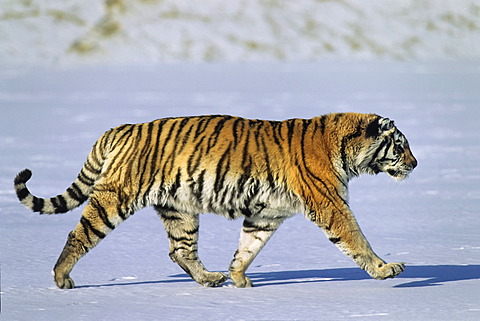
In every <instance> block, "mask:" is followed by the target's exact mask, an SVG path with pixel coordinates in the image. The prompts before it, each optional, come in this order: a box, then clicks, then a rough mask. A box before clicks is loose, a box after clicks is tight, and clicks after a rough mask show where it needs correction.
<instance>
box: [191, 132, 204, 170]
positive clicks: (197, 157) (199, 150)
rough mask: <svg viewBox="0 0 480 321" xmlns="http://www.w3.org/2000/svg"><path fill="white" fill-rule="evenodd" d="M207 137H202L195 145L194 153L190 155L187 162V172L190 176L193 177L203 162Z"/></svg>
mask: <svg viewBox="0 0 480 321" xmlns="http://www.w3.org/2000/svg"><path fill="white" fill-rule="evenodd" d="M204 139H205V137H202V138H201V139H200V141H199V142H198V143H197V144H196V145H195V147H194V149H193V150H194V152H193V153H192V154H191V155H190V157H189V158H188V161H187V172H188V175H189V176H192V175H193V173H195V172H196V171H197V169H198V168H199V167H200V163H201V160H202V155H203V152H204V148H203V146H202V144H203V141H204Z"/></svg>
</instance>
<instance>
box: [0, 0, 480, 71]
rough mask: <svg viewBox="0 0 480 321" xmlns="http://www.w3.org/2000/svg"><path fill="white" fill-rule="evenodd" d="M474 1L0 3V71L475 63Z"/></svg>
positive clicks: (477, 10)
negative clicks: (187, 64)
mask: <svg viewBox="0 0 480 321" xmlns="http://www.w3.org/2000/svg"><path fill="white" fill-rule="evenodd" d="M479 21H480V3H479V2H478V0H441V1H440V0H381V1H379V0H337V1H318V0H295V1H281V0H269V1H264V0H245V1H225V0H202V1H191V0H162V1H159V0H97V1H79V0H63V1H58V0H41V1H19V0H0V64H12V63H15V64H20V65H23V64H34V65H36V64H39V63H40V64H43V65H72V64H73V65H76V64H79V63H81V64H84V63H86V64H96V63H124V64H151V63H158V62H171V61H196V62H203V61H215V62H238V61H249V62H252V61H255V62H258V61H272V60H275V61H297V62H298V61H304V60H308V61H314V60H318V59H331V60H338V59H341V60H345V59H347V60H352V59H353V60H371V59H382V60H389V61H391V60H415V59H420V60H431V59H436V60H438V59H442V60H444V59H478V58H479V56H480V22H479Z"/></svg>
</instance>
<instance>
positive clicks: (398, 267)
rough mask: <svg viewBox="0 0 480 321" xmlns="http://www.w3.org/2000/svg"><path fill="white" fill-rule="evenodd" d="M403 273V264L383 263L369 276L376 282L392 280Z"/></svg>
mask: <svg viewBox="0 0 480 321" xmlns="http://www.w3.org/2000/svg"><path fill="white" fill-rule="evenodd" d="M403 271H405V264H404V263H388V264H387V263H383V264H380V265H379V266H378V267H377V269H375V270H374V271H373V273H370V275H371V276H372V277H373V278H374V279H376V280H385V279H390V278H394V277H396V276H397V275H399V274H400V273H402V272H403Z"/></svg>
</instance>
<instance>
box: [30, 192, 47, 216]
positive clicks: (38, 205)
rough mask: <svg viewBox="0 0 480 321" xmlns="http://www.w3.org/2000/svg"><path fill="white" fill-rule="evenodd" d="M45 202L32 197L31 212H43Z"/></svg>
mask: <svg viewBox="0 0 480 321" xmlns="http://www.w3.org/2000/svg"><path fill="white" fill-rule="evenodd" d="M44 203H45V201H44V199H43V198H38V197H35V196H34V197H33V208H32V210H33V211H34V212H42V210H43V205H44Z"/></svg>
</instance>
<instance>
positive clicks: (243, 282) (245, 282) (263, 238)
mask: <svg viewBox="0 0 480 321" xmlns="http://www.w3.org/2000/svg"><path fill="white" fill-rule="evenodd" d="M283 221H284V218H279V219H268V220H267V219H255V218H253V217H250V218H245V220H244V221H243V227H242V231H241V232H240V240H239V243H238V250H237V251H236V252H235V255H234V258H233V261H232V263H231V264H230V268H229V272H230V278H231V279H232V281H233V284H234V285H235V286H236V287H238V288H245V287H251V286H252V281H251V280H250V278H248V277H247V276H246V275H245V271H246V270H247V268H248V267H249V266H250V264H251V263H252V261H253V260H254V259H255V257H256V256H257V254H258V253H259V252H260V250H261V249H262V248H263V247H264V246H265V244H266V243H267V241H268V240H269V239H270V237H271V236H272V235H273V233H275V231H276V230H277V229H278V227H279V226H280V225H281V224H282V222H283Z"/></svg>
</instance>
